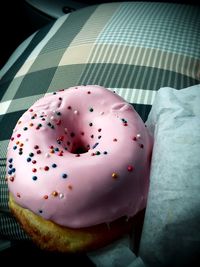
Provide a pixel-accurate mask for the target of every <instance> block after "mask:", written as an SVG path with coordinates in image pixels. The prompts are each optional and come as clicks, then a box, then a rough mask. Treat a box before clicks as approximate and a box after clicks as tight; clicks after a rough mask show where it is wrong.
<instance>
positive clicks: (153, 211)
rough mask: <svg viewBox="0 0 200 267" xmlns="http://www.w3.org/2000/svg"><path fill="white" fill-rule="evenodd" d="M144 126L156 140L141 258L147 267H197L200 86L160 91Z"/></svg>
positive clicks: (199, 252)
mask: <svg viewBox="0 0 200 267" xmlns="http://www.w3.org/2000/svg"><path fill="white" fill-rule="evenodd" d="M146 124H147V127H148V128H149V129H150V131H151V132H152V134H153V135H154V138H155V139H154V148H153V156H152V165H151V175H150V180H151V181H150V189H149V196H148V203H147V209H146V215H145V221H144V225H143V233H142V238H141V243H140V256H141V257H142V259H143V260H144V262H145V263H146V266H156V267H159V266H197V265H196V264H197V262H198V263H199V264H200V256H199V255H200V85H196V86H192V87H189V88H185V89H182V90H175V89H172V88H161V89H160V90H159V91H158V93H157V96H156V98H155V101H154V104H153V106H152V109H151V112H150V114H149V117H148V120H147V122H146ZM198 266H200V265H198Z"/></svg>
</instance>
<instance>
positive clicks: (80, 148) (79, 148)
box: [71, 145, 88, 154]
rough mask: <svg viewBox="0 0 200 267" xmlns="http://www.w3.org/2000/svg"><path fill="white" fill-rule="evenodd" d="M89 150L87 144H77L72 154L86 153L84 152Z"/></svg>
mask: <svg viewBox="0 0 200 267" xmlns="http://www.w3.org/2000/svg"><path fill="white" fill-rule="evenodd" d="M87 152H88V149H87V148H86V147H85V146H80V145H79V146H77V147H75V148H74V149H73V150H72V151H71V153H72V154H84V153H87Z"/></svg>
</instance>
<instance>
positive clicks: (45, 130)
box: [7, 85, 152, 228]
mask: <svg viewBox="0 0 200 267" xmlns="http://www.w3.org/2000/svg"><path fill="white" fill-rule="evenodd" d="M151 150H152V139H151V136H150V135H149V133H148V130H147V128H146V127H145V125H144V123H143V122H142V120H141V118H140V117H139V115H138V114H137V113H136V112H135V110H134V108H133V107H132V106H131V105H130V104H128V103H127V102H125V101H124V100H123V99H122V98H121V97H120V96H118V95H117V94H115V93H113V92H112V91H110V90H108V89H105V88H103V87H100V86H94V85H91V86H90V85H88V86H77V87H71V88H69V89H67V90H61V91H58V92H56V93H52V94H50V95H47V96H45V97H43V98H41V99H40V100H38V101H37V102H36V103H35V104H34V105H33V106H32V107H31V108H30V109H29V110H27V111H26V112H25V113H24V114H23V116H22V117H21V118H20V119H19V121H18V123H17V125H16V127H15V129H14V131H13V135H12V137H11V140H10V143H9V146H8V154H7V159H8V160H7V180H8V186H9V191H10V192H11V193H12V195H13V197H14V200H15V202H16V203H17V204H19V205H20V206H21V207H23V208H26V209H28V210H30V211H32V212H33V213H35V214H37V215H39V216H42V217H43V218H44V219H46V220H50V221H52V222H54V223H56V224H58V225H61V226H66V227H70V228H84V227H89V226H93V225H98V224H101V223H105V222H106V223H109V222H112V221H114V220H116V219H118V218H120V217H122V216H127V217H132V216H134V215H135V214H136V213H137V212H138V211H140V210H142V209H143V208H144V207H145V205H146V201H147V193H148V187H149V170H150V155H151Z"/></svg>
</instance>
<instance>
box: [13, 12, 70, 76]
mask: <svg viewBox="0 0 200 267" xmlns="http://www.w3.org/2000/svg"><path fill="white" fill-rule="evenodd" d="M68 16H69V14H66V15H65V16H62V17H60V18H59V19H58V20H56V22H55V23H54V24H53V26H52V28H51V29H50V30H49V32H48V33H47V35H46V36H45V37H44V39H43V40H42V41H40V43H39V44H38V45H37V46H36V47H35V49H33V51H32V52H31V54H30V55H29V57H28V58H27V59H26V61H25V62H24V64H23V66H22V68H20V69H19V71H18V72H17V74H16V75H15V77H18V76H21V75H25V74H26V73H27V72H28V70H29V69H30V67H31V66H32V64H33V63H34V60H35V59H36V58H37V56H38V55H39V54H40V52H41V50H42V49H43V48H44V46H45V45H46V44H47V43H48V42H49V40H50V39H51V38H52V37H53V36H54V35H55V34H56V32H57V31H58V30H59V29H60V27H61V26H62V24H63V23H64V22H65V21H66V19H67V18H68ZM31 61H32V62H31ZM28 62H31V64H28ZM27 64H28V67H26V65H27ZM23 69H26V72H25V73H24V71H23Z"/></svg>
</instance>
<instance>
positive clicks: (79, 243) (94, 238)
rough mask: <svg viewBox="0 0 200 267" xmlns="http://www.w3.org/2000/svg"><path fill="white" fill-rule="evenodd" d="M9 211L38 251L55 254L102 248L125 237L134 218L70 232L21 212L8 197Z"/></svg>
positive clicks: (22, 209) (26, 212) (12, 199)
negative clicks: (54, 252)
mask: <svg viewBox="0 0 200 267" xmlns="http://www.w3.org/2000/svg"><path fill="white" fill-rule="evenodd" d="M9 207H10V209H11V211H12V213H13V214H14V216H15V217H16V219H17V220H18V221H19V222H20V224H21V225H22V227H23V229H24V230H25V231H26V232H27V234H28V235H29V236H30V237H31V238H32V240H33V241H34V243H35V244H36V245H38V246H39V247H40V248H41V249H45V250H49V251H57V252H69V253H72V252H87V251H91V250H94V249H97V248H101V247H103V246H105V245H107V244H109V243H111V242H112V241H114V240H116V239H118V238H120V237H121V236H123V235H124V234H127V233H130V231H131V228H132V227H133V223H134V218H131V219H129V220H127V219H126V218H125V217H123V218H120V219H118V220H116V221H114V222H112V223H110V224H109V226H108V225H107V224H100V225H96V226H93V227H87V228H82V229H70V228H67V227H62V226H59V225H57V224H55V223H53V222H51V221H48V220H45V219H43V218H42V217H40V216H38V215H36V214H34V213H33V212H31V211H29V210H28V209H24V208H22V207H20V206H19V205H18V204H16V203H15V201H14V198H13V197H12V195H11V194H10V195H9Z"/></svg>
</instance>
